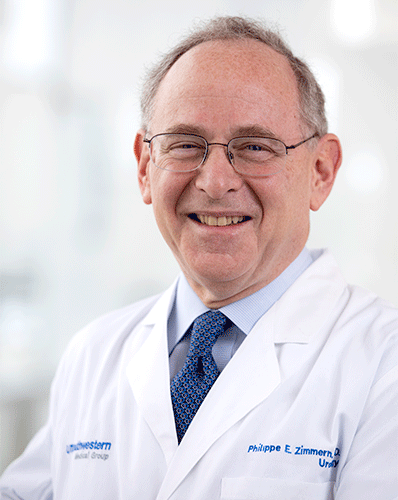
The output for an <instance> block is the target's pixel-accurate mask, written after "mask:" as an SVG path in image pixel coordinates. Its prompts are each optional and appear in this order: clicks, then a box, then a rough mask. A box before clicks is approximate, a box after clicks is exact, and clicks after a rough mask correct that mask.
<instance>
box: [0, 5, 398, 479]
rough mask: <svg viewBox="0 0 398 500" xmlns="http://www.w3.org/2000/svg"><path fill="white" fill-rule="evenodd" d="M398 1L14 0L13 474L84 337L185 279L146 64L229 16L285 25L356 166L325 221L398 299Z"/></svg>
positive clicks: (344, 256)
mask: <svg viewBox="0 0 398 500" xmlns="http://www.w3.org/2000/svg"><path fill="white" fill-rule="evenodd" d="M397 9H398V3H397V2H396V0H251V1H249V2H248V1H240V0H230V1H227V0H224V1H222V0H199V1H197V2H187V1H185V0H184V1H183V0H168V1H163V0H142V1H137V0H75V1H73V0H3V1H0V242H1V243H0V472H1V470H2V469H3V468H4V467H5V466H6V464H7V463H8V462H9V461H10V460H11V459H12V458H13V457H14V456H15V455H17V454H19V453H20V451H21V450H22V449H23V447H24V446H25V444H26V441H27V440H28V439H29V438H30V436H31V435H32V434H33V433H34V432H35V430H36V429H37V427H38V426H39V425H40V424H41V423H42V421H43V420H44V419H45V416H46V405H47V397H48V387H49V383H50V381H51V378H52V376H53V373H54V369H55V367H56V365H57V362H58V360H59V357H60V355H61V353H62V351H63V350H64V348H65V345H66V343H67V342H68V340H69V339H70V338H71V336H72V335H73V334H74V332H75V331H76V330H77V329H79V328H81V327H82V326H84V325H85V324H86V323H87V322H89V321H90V320H92V319H94V318H95V317H96V316H98V315H101V314H103V313H105V312H107V311H110V310H111V309H114V308H117V307H120V306H124V305H126V304H128V303H129V302H131V301H134V300H137V299H139V298H141V297H145V296H148V295H150V294H152V293H155V292H158V291H161V290H163V289H164V288H165V287H166V286H168V285H169V284H170V283H171V281H172V280H173V278H174V277H175V276H176V274H177V272H178V268H177V265H176V264H175V262H174V259H173V257H172V255H171V252H170V251H169V250H168V248H167V247H166V245H165V243H164V242H163V241H162V239H161V237H160V235H159V234H158V231H157V228H156V225H155V222H154V219H153V216H152V211H151V207H148V206H146V205H144V204H143V203H142V201H141V199H140V195H139V191H138V188H137V185H136V166H135V161H134V158H133V150H132V144H133V140H134V135H135V131H136V129H137V128H138V126H139V113H138V108H139V105H138V95H139V88H140V82H141V78H142V75H143V73H144V66H145V65H146V64H150V63H151V62H152V61H154V60H155V59H156V58H157V57H158V55H159V53H160V52H162V51H164V50H166V49H167V48H170V47H171V46H172V45H173V44H174V43H175V42H176V41H177V40H178V39H179V37H180V35H181V33H183V32H184V31H185V30H186V29H187V28H188V27H190V26H191V25H192V22H194V21H197V20H199V19H204V18H208V17H211V16H213V15H216V14H229V15H237V14H244V15H249V16H253V17H258V16H260V17H262V18H263V19H264V20H265V21H266V22H267V23H268V24H269V25H271V27H272V26H274V25H275V24H276V25H278V26H279V28H280V31H281V33H282V35H283V36H284V37H285V38H286V39H287V41H288V43H289V44H290V45H291V46H292V48H293V50H294V52H295V53H296V54H297V55H298V56H301V57H303V58H304V59H305V60H306V61H307V62H309V63H310V65H311V66H312V67H313V69H314V71H315V73H316V74H317V75H318V78H319V80H320V82H321V84H322V86H323V88H324V90H325V93H326V97H327V109H328V116H329V123H330V131H332V132H335V133H336V134H337V135H339V137H340V138H341V142H342V145H343V149H344V161H343V166H342V168H341V170H340V173H339V176H338V180H337V183H336V185H335V188H334V190H333V192H332V195H331V197H330V199H329V200H328V201H327V202H326V204H325V205H324V207H322V209H321V210H320V212H318V213H316V214H314V215H313V216H312V231H311V236H310V242H309V246H310V247H329V248H330V249H331V250H332V251H333V253H334V254H335V256H336V258H337V260H338V262H339V263H340V265H341V267H342V269H343V272H344V274H345V276H346V278H347V280H348V281H350V282H353V283H356V284H359V285H362V286H365V287H367V288H370V289H372V290H374V291H375V292H376V293H378V294H379V295H381V296H382V297H384V298H386V299H387V300H389V301H391V302H393V303H394V304H395V305H398V287H397V282H398V224H397V213H398V193H397V188H398V165H397V159H398V158H397V132H398V130H397V115H398V106H397V89H398V77H397V74H398V65H397V36H398V35H397V33H398V30H397V23H398V15H397Z"/></svg>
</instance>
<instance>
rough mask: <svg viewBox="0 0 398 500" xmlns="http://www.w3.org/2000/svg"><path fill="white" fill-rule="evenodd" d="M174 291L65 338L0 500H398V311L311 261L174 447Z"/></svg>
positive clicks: (330, 263)
mask: <svg viewBox="0 0 398 500" xmlns="http://www.w3.org/2000/svg"><path fill="white" fill-rule="evenodd" d="M174 291H175V290H174V287H172V288H171V289H170V290H168V291H167V292H166V293H164V294H163V295H162V296H160V297H157V298H151V299H148V300H145V301H142V302H139V303H138V304H135V305H132V306H130V307H127V308H125V309H122V310H120V311H116V312H114V313H111V314H109V315H107V316H105V317H103V318H100V319H99V320H97V321H95V322H94V323H92V324H91V325H89V326H88V327H87V328H86V329H84V330H83V331H82V332H80V333H79V334H78V335H77V336H76V337H75V338H74V339H73V341H72V342H71V344H70V346H69V348H68V350H67V352H66V354H65V356H64V357H63V360H62V362H61V364H60V367H59V369H58V372H57V375H56V378H55V380H54V383H53V387H52V393H51V405H50V415H49V421H48V424H47V426H46V427H44V428H43V429H42V430H41V431H40V432H39V434H38V435H37V436H36V437H35V438H34V440H33V441H32V442H31V444H30V445H29V446H28V448H27V450H26V451H25V453H24V455H22V457H21V458H20V459H19V460H17V461H16V462H15V463H14V464H12V465H11V466H10V467H9V469H8V471H7V472H6V473H5V475H4V477H3V479H2V480H1V481H0V486H2V487H3V488H8V491H9V492H10V491H11V490H15V492H16V493H17V494H18V495H19V496H18V497H17V496H12V495H14V493H13V494H12V495H11V496H10V497H6V496H4V497H2V498H19V497H21V498H22V499H24V500H39V499H40V500H44V499H46V500H48V499H51V498H54V499H55V500H71V499H85V498H87V499H96V500H100V499H103V500H113V499H115V500H155V499H156V500H166V499H169V500H199V499H200V500H215V499H223V500H232V499H233V500H248V499H252V500H253V499H269V500H300V499H303V500H326V499H336V500H374V499H380V500H393V499H395V498H397V495H398V489H397V483H396V475H397V470H398V469H397V447H398V443H397V385H396V381H397V378H398V367H397V361H398V356H397V343H396V341H395V342H394V340H393V339H394V334H395V338H396V335H397V332H398V313H397V310H395V309H394V308H393V307H391V306H389V305H388V304H386V303H384V302H382V301H381V300H380V299H378V298H377V297H375V296H374V295H373V294H371V293H369V292H367V291H364V290H362V289H359V288H355V287H350V286H348V285H347V284H346V283H345V281H344V279H343V278H342V277H341V275H340V273H339V270H338V268H337V265H336V264H335V262H334V260H333V258H332V257H331V256H330V255H329V254H328V253H327V252H326V253H324V254H323V255H322V256H321V257H320V258H319V259H318V260H316V261H315V263H314V264H312V265H311V266H310V267H309V268H308V269H307V270H306V271H305V272H304V273H303V274H302V275H301V276H300V277H299V278H298V280H297V281H296V282H295V283H294V284H293V285H292V286H291V287H290V288H289V289H288V291H287V292H286V293H285V294H284V295H283V296H282V297H281V299H280V300H279V301H278V302H277V303H276V304H275V305H274V306H273V307H272V308H271V309H270V310H269V311H268V312H267V313H266V314H265V315H264V316H263V317H262V318H261V319H260V320H259V321H258V323H257V324H256V325H255V327H254V329H253V330H252V331H251V332H250V334H249V335H248V337H247V339H245V341H244V342H243V344H242V345H241V347H240V348H239V350H238V351H237V353H236V354H235V356H234V357H233V358H232V360H231V361H230V362H229V364H228V365H227V366H226V368H225V369H224V370H223V372H222V373H221V375H220V376H219V378H218V379H217V381H216V382H215V384H214V386H213V388H212V389H211V391H210V393H209V394H208V396H207V397H206V399H205V401H204V403H203V404H202V406H201V407H200V409H199V411H198V413H197V415H196V416H195V418H194V420H193V421H192V424H191V426H190V427H189V429H188V431H187V433H186V435H185V437H184V439H183V441H182V442H181V444H180V446H178V445H177V438H176V433H175V426H174V418H173V411H172V405H171V400H170V390H169V362H168V350H167V335H166V324H167V317H168V313H169V310H170V307H171V305H172V301H173V297H174ZM3 491H5V490H3ZM52 495H53V496H52Z"/></svg>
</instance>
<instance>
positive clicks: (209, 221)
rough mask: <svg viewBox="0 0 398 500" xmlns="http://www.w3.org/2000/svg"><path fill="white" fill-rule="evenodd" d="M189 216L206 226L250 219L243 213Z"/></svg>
mask: <svg viewBox="0 0 398 500" xmlns="http://www.w3.org/2000/svg"><path fill="white" fill-rule="evenodd" d="M189 218H190V219H192V220H194V221H196V222H200V223H201V224H204V225H206V226H219V227H220V226H232V225H234V224H240V223H241V222H245V221H247V220H249V219H250V217H246V216H243V215H234V216H225V215H224V216H222V217H215V216H214V215H202V214H190V215H189Z"/></svg>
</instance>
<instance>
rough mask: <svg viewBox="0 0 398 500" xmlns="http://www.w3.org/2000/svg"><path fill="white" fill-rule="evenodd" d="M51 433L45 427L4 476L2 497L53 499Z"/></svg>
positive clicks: (5, 499) (0, 481) (3, 499)
mask: <svg viewBox="0 0 398 500" xmlns="http://www.w3.org/2000/svg"><path fill="white" fill-rule="evenodd" d="M50 453H51V433H50V429H49V426H48V425H47V426H46V427H43V428H42V429H41V430H40V431H39V432H38V433H37V434H36V436H35V437H34V438H33V439H32V441H31V442H30V443H29V445H28V447H27V448H26V450H25V451H24V453H23V454H22V455H21V456H20V457H19V458H18V459H17V460H16V461H15V462H13V463H12V464H11V465H10V466H9V467H8V468H7V469H6V471H5V473H4V475H3V476H2V478H1V479H0V499H1V500H52V498H53V494H52V481H51V472H50Z"/></svg>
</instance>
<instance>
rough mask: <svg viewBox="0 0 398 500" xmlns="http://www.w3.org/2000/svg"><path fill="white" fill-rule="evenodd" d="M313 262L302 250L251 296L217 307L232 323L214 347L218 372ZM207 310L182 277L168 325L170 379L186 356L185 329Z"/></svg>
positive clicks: (306, 251)
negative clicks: (263, 316) (280, 271)
mask: <svg viewBox="0 0 398 500" xmlns="http://www.w3.org/2000/svg"><path fill="white" fill-rule="evenodd" d="M313 260H314V259H313V257H312V255H311V254H310V252H309V251H308V250H307V248H304V249H303V250H302V252H301V253H300V255H299V256H298V257H297V258H296V259H295V260H294V261H293V262H292V263H291V264H290V265H289V266H288V267H287V268H286V269H285V270H284V271H283V272H282V273H281V274H280V275H279V276H278V277H277V278H276V279H275V280H274V281H272V282H271V283H269V284H268V285H267V286H265V287H264V288H261V289H260V290H258V291H257V292H255V293H253V294H252V295H249V296H248V297H245V298H243V299H241V300H238V301H236V302H233V303H232V304H228V305H227V306H224V307H221V308H220V311H221V312H222V313H223V314H225V316H227V318H229V319H230V320H231V321H232V323H233V325H232V326H231V327H230V328H227V329H226V331H225V332H224V334H223V335H221V336H220V337H219V338H218V339H217V342H216V343H215V345H214V347H213V357H214V360H215V362H216V364H217V367H218V369H219V370H220V371H222V370H223V369H224V368H225V366H226V364H227V363H228V361H229V360H230V359H231V358H232V356H233V355H234V354H235V352H236V351H237V350H238V348H239V346H240V345H241V344H242V342H243V341H244V339H245V338H246V335H248V334H249V333H250V331H251V329H252V328H253V326H254V325H255V324H256V323H257V321H258V320H259V319H260V318H261V316H262V315H263V314H264V313H266V312H267V311H268V309H270V308H271V307H272V305H273V304H275V302H276V301H277V300H278V299H279V298H280V297H281V296H282V295H283V294H284V293H285V292H286V290H287V289H288V288H289V287H290V286H291V285H292V284H293V283H294V282H295V281H296V279H297V278H298V277H299V276H300V274H302V273H303V272H304V271H305V270H306V269H307V267H308V266H309V265H310V264H312V262H313ZM208 310H209V308H208V307H206V306H205V305H204V304H203V302H201V300H200V299H199V297H198V296H197V295H196V293H195V292H194V291H193V290H192V288H191V287H190V285H189V283H188V281H187V280H186V278H185V277H184V276H183V275H181V276H180V278H179V280H178V283H177V290H176V296H175V300H174V305H173V307H172V310H171V312H170V316H169V320H168V325H167V331H168V346H169V356H170V357H169V360H170V378H171V379H172V378H173V377H174V376H175V375H176V374H177V373H178V372H179V370H181V368H182V367H183V365H184V362H185V358H186V356H187V354H188V350H189V344H190V333H187V334H186V332H187V330H188V329H189V327H190V326H191V324H192V322H193V321H194V320H195V319H196V318H197V317H198V316H200V315H201V314H203V313H205V312H206V311H208ZM185 334H186V335H185Z"/></svg>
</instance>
